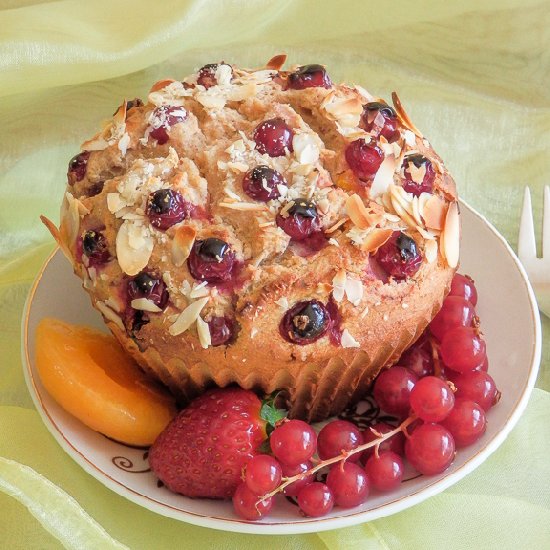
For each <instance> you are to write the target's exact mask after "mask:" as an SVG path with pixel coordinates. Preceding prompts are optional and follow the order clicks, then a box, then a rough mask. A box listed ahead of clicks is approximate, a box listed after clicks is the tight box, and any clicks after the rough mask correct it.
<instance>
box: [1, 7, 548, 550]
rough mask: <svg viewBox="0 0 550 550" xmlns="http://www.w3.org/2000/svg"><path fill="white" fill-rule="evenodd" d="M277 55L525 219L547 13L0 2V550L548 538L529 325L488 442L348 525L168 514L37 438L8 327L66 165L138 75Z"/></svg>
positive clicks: (540, 135) (504, 215) (543, 440)
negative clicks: (512, 418)
mask: <svg viewBox="0 0 550 550" xmlns="http://www.w3.org/2000/svg"><path fill="white" fill-rule="evenodd" d="M479 4H481V5H479ZM281 51H285V52H287V53H288V54H289V58H290V62H291V63H294V62H297V63H307V62H313V63H315V62H319V63H324V64H326V65H327V66H328V68H329V71H330V74H331V76H332V77H333V79H334V80H336V81H343V80H346V81H355V82H359V83H361V84H363V85H364V86H365V87H367V88H368V89H369V90H371V91H373V92H375V93H379V94H380V95H382V96H385V97H387V96H389V93H390V92H391V91H392V90H397V91H398V92H399V94H400V96H401V98H402V100H403V101H404V103H405V105H406V106H407V109H408V111H410V113H411V114H412V116H413V119H414V120H415V121H416V122H417V124H418V126H419V127H420V128H422V129H423V131H424V132H425V133H426V135H427V136H428V137H429V139H430V141H431V142H432V143H433V144H434V146H435V147H436V149H437V150H438V152H439V153H440V154H441V156H442V157H443V158H444V159H445V161H446V163H447V165H448V167H449V169H450V170H451V171H452V172H453V174H454V175H455V178H456V180H457V182H458V183H459V191H460V193H461V195H462V196H463V197H464V198H466V200H468V201H469V202H470V203H471V204H472V205H473V206H474V207H475V208H477V209H478V210H480V211H481V212H482V213H483V214H485V215H486V216H487V217H488V218H489V219H490V220H491V221H492V222H493V223H494V224H495V225H496V226H497V228H498V229H499V230H500V231H501V232H502V233H503V234H504V236H505V237H506V238H507V239H508V240H509V241H510V242H511V243H512V245H513V246H515V244H516V235H517V226H518V219H519V211H520V203H521V196H522V190H523V185H524V184H527V183H528V184H529V185H530V186H531V187H532V190H533V192H534V198H535V201H534V202H535V209H536V214H537V217H538V220H540V215H541V207H542V201H541V200H540V198H541V196H542V186H543V185H544V184H548V183H549V180H550V177H549V175H548V174H549V173H550V154H548V151H549V150H550V4H549V3H548V2H541V1H535V0H521V1H520V0H498V1H497V0H486V1H484V2H483V3H480V2H479V1H477V2H476V1H474V0H463V1H462V2H460V3H444V2H437V1H432V0H417V1H415V2H407V1H406V0H394V1H393V2H386V3H381V2H373V1H372V0H358V1H352V0H343V1H340V2H326V1H312V0H310V1H298V0H294V1H293V0H280V1H277V2H275V1H271V2H270V1H266V0H248V1H246V0H225V1H221V0H211V1H208V0H202V1H199V0H196V1H176V0H162V2H152V1H146V0H132V1H131V2H130V1H116V0H109V1H107V0H95V1H90V0H88V1H83V0H65V1H57V2H55V1H54V2H51V1H47V0H43V1H41V2H37V1H33V0H3V1H2V0H0V312H1V314H0V510H2V513H0V548H9V549H25V550H27V549H35V548H36V549H49V548H61V547H65V548H79V549H80V548H94V549H96V548H102V549H103V548H121V547H123V545H126V546H127V547H129V548H132V549H141V548H143V549H156V548H172V547H173V548H201V549H202V548H212V549H214V548H216V549H230V548H241V547H247V548H252V549H254V548H261V547H262V546H264V547H265V545H266V544H269V546H270V547H271V548H273V549H278V548H281V549H282V548H288V549H291V550H294V549H296V550H298V549H300V550H302V549H304V550H305V549H321V548H329V549H331V550H332V549H340V548H342V549H346V550H347V549H371V548H373V549H380V548H381V549H388V548H391V549H393V548H404V549H409V548H410V549H415V548H425V549H432V548H433V549H439V548H443V547H445V548H448V549H450V550H454V549H462V548H464V549H466V548H468V549H470V548H495V549H496V548H499V549H507V548H510V549H511V548H514V549H518V548H520V549H523V548H543V547H548V546H549V545H550V489H549V487H550V461H548V455H549V453H550V438H549V437H548V436H549V430H548V418H549V416H550V394H549V393H548V390H549V389H550V341H549V339H548V337H547V334H548V331H549V329H550V322H549V320H548V319H544V320H543V329H544V331H545V341H544V346H543V364H542V366H541V373H540V376H539V380H538V383H537V385H538V388H539V389H537V390H536V391H535V393H534V395H533V397H532V399H531V401H530V403H529V406H528V409H527V412H526V413H525V415H524V417H523V418H522V419H521V421H520V423H519V424H518V426H517V428H516V429H514V431H513V432H512V434H511V436H510V437H509V439H508V440H507V441H506V442H505V444H504V445H503V446H502V447H501V448H500V449H499V450H498V451H497V452H496V453H495V454H494V455H492V456H491V457H490V458H489V459H488V460H487V462H486V463H484V464H483V465H482V466H481V467H480V468H478V469H477V470H476V471H475V472H474V473H473V474H471V475H470V476H468V477H467V478H466V479H464V480H463V481H461V482H460V483H458V484H456V485H455V486H453V487H452V488H450V489H449V490H447V491H445V493H443V494H441V495H439V496H437V497H434V498H432V499H430V500H428V501H426V502H425V503H423V504H421V505H419V506H416V507H415V508H413V509H410V510H407V511H405V512H402V513H400V514H397V515H395V516H392V517H390V518H384V519H380V520H377V521H374V522H371V523H370V524H365V525H361V526H357V527H353V528H348V529H342V530H338V531H333V532H327V533H320V534H318V535H316V534H311V535H303V536H295V537H270V538H269V539H266V538H263V537H257V536H245V535H236V534H230V533H223V532H217V531H212V530H206V529H203V528H199V527H193V526H190V525H187V524H184V523H179V522H176V521H174V520H169V519H167V518H163V517H160V516H157V515H155V514H153V513H151V512H148V511H146V510H144V509H141V508H139V507H138V506H136V505H134V504H132V503H130V502H128V501H126V500H125V499H123V498H121V497H119V496H117V495H115V494H114V493H112V492H110V491H109V490H107V489H106V488H105V487H103V486H102V485H101V484H100V483H99V482H97V481H96V480H95V479H93V478H92V477H90V476H88V475H87V474H85V473H84V472H83V471H82V470H81V469H80V468H79V467H78V466H77V465H76V464H75V463H74V462H73V461H72V460H71V459H70V458H69V457H68V456H67V455H65V453H64V452H63V451H62V450H61V448H60V447H59V446H58V445H57V444H56V443H55V441H54V440H53V438H52V437H51V436H50V435H49V434H48V432H47V431H46V429H45V428H44V427H43V426H42V423H41V421H40V419H39V417H38V415H37V413H36V412H35V411H34V408H33V406H32V403H31V400H30V397H29V395H28V392H27V390H26V388H25V385H24V381H23V376H22V372H21V363H20V358H19V322H20V316H21V310H22V306H23V302H24V299H25V295H26V292H27V290H28V288H29V285H30V283H31V281H32V279H33V278H34V275H35V274H36V272H37V270H38V268H39V266H40V264H41V262H42V260H43V259H44V258H45V256H46V255H47V253H48V252H49V250H51V248H52V244H51V241H50V239H49V237H48V235H47V234H46V232H45V230H44V229H43V228H42V226H41V224H40V223H39V221H38V215H39V214H46V215H47V216H49V217H51V218H52V219H57V217H58V205H59V203H60V199H61V195H62V193H63V189H64V185H65V171H66V164H67V161H68V159H69V158H70V157H71V156H72V155H73V154H74V153H75V152H76V151H77V150H78V147H79V144H80V143H81V142H82V141H83V140H84V139H85V138H87V137H88V136H89V135H91V134H92V133H94V132H95V131H96V129H97V127H98V122H99V121H100V120H102V119H103V118H105V117H107V116H109V115H110V114H111V113H112V112H113V110H114V108H115V107H116V105H118V104H119V103H120V100H121V99H122V98H123V97H127V98H131V97H134V96H135V95H138V96H139V95H141V96H142V97H143V96H145V94H146V91H147V89H148V85H149V84H150V83H151V82H153V81H154V80H157V79H159V78H161V77H165V76H173V77H175V78H177V77H182V76H184V75H186V74H188V73H189V72H190V71H192V70H193V69H194V68H197V67H199V66H201V65H203V64H204V63H208V62H212V61H218V60H220V59H225V60H227V61H232V62H235V63H237V64H239V65H243V66H252V67H253V66H260V65H262V64H263V63H264V62H265V61H266V60H267V59H269V58H270V57H271V56H272V55H273V54H275V53H279V52H281ZM502 314H503V315H505V314H506V312H502ZM518 336H520V335H518ZM60 491H63V492H60ZM66 495H70V496H71V497H72V498H70V499H69V498H67V496H66Z"/></svg>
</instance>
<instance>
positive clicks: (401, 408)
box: [374, 366, 418, 416]
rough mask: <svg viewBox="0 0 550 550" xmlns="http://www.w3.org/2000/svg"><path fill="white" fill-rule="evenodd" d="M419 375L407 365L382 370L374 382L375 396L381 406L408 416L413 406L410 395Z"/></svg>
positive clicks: (388, 411) (391, 412) (390, 411)
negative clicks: (407, 367)
mask: <svg viewBox="0 0 550 550" xmlns="http://www.w3.org/2000/svg"><path fill="white" fill-rule="evenodd" d="M417 382H418V377H417V376H416V374H413V373H412V372H411V371H410V370H409V369H406V368H405V367H400V366H395V367H392V368H391V369H387V370H384V371H382V372H381V373H380V374H379V375H378V378H377V379H376V381H375V382H374V398H375V399H376V402H377V403H378V405H379V406H380V408H381V409H382V410H383V411H385V412H387V413H389V414H395V415H396V416H406V415H407V414H408V413H409V409H410V408H411V404H410V395H411V391H412V389H413V388H414V385H415V384H416V383H417Z"/></svg>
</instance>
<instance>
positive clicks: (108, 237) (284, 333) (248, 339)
mask: <svg viewBox="0 0 550 550" xmlns="http://www.w3.org/2000/svg"><path fill="white" fill-rule="evenodd" d="M283 63H284V58H283V57H281V56H278V57H277V58H274V59H273V60H271V62H270V63H268V65H267V67H266V68H262V69H259V70H243V69H239V68H237V67H235V66H232V65H229V64H227V63H224V62H221V63H217V64H210V65H206V66H204V67H202V68H201V69H199V70H198V71H196V72H195V73H194V74H192V75H191V76H189V77H187V78H185V79H183V80H182V81H180V80H171V79H169V80H163V81H160V82H157V83H156V84H155V85H154V86H153V87H152V89H151V91H150V92H149V95H148V97H147V101H141V100H139V99H134V100H131V101H124V102H123V103H122V105H121V106H120V107H119V108H118V109H117V111H116V113H115V114H114V116H113V117H112V119H111V120H110V121H109V122H108V123H107V124H106V125H105V127H104V128H103V130H102V131H101V132H100V133H98V134H97V135H96V136H94V137H93V138H92V139H90V140H88V141H86V142H84V144H83V145H82V151H81V153H79V154H78V155H76V156H75V157H74V158H73V159H71V161H70V163H69V169H68V185H67V190H66V193H65V198H64V201H63V205H62V213H61V226H60V228H59V230H57V229H56V228H55V227H54V226H53V225H52V224H51V223H50V224H49V227H50V229H51V230H52V232H53V233H54V236H56V238H57V239H58V242H59V243H60V245H61V247H62V249H63V250H64V252H65V253H66V255H67V256H68V257H69V258H70V260H71V262H72V263H73V265H74V268H75V271H76V272H77V274H78V275H79V276H80V277H81V278H82V279H83V283H84V288H85V289H86V290H87V291H88V292H89V294H90V296H91V298H92V302H93V304H94V306H95V307H96V308H97V309H98V310H99V311H100V312H101V313H102V315H103V316H104V318H105V320H106V322H107V323H108V325H109V327H110V328H111V330H112V331H113V333H114V334H115V335H116V336H117V338H118V339H119V341H120V342H121V343H122V345H123V346H124V347H125V348H126V349H127V350H128V351H129V352H130V353H131V354H132V355H133V356H134V357H135V358H136V360H137V361H138V362H139V363H140V364H141V365H142V366H143V367H144V368H145V369H147V370H149V371H151V372H153V373H154V374H155V375H156V376H157V377H159V378H160V379H161V380H162V381H163V382H165V383H166V384H167V385H169V386H170V387H171V388H172V390H173V391H174V392H176V393H177V394H178V395H179V396H180V397H181V398H182V399H190V398H192V397H193V396H194V395H196V394H198V393H200V392H202V391H204V389H205V388H206V387H208V386H209V385H212V384H217V385H221V386H224V385H227V384H230V383H237V384H239V385H241V386H243V387H246V388H256V389H259V390H261V391H264V392H269V391H272V390H275V389H283V390H285V392H286V395H287V398H288V402H289V406H290V407H291V409H292V413H293V414H294V415H295V416H302V417H304V418H308V419H314V418H320V417H323V416H327V415H328V414H334V413H335V412H338V411H339V410H341V409H342V408H343V407H344V406H345V405H346V404H348V403H349V402H350V401H352V400H354V399H356V398H357V397H358V396H359V395H360V394H361V392H362V391H364V390H365V389H366V388H367V387H368V384H369V383H370V381H371V380H372V378H373V377H374V376H375V375H376V374H377V373H378V372H379V370H380V369H381V368H383V367H384V366H387V365H389V364H391V363H392V362H393V361H395V360H396V359H397V358H398V357H399V354H400V353H401V352H402V351H403V350H404V349H405V348H406V347H407V346H408V345H409V344H410V343H412V342H413V341H414V340H415V339H416V338H417V337H418V336H419V334H420V333H421V332H422V330H423V329H424V327H425V326H426V324H427V323H428V322H429V321H430V320H431V318H432V317H433V315H434V314H435V313H436V312H437V310H438V309H439V307H440V305H441V301H442V299H443V297H444V295H445V293H446V291H447V289H448V286H449V284H450V280H451V278H452V275H453V273H454V270H455V269H456V266H457V263H458V248H459V236H460V227H459V216H458V206H457V202H456V201H457V198H456V191H455V185H454V182H453V180H452V178H451V176H450V175H449V173H448V171H447V170H446V168H445V166H444V164H443V162H442V161H441V159H440V158H439V157H438V155H437V154H436V153H435V152H434V150H433V149H432V147H431V145H430V143H429V142H428V141H427V140H426V139H425V138H424V137H423V135H422V134H421V133H420V131H419V130H418V129H417V128H416V127H415V126H414V124H413V123H412V122H411V121H410V119H409V117H408V116H407V114H406V113H405V111H404V109H403V107H402V106H401V103H400V102H399V99H398V98H397V96H396V95H395V94H394V96H393V103H394V106H393V107H392V106H390V105H389V104H387V103H386V102H384V101H383V100H382V99H380V98H377V97H375V96H372V95H371V94H370V93H369V92H367V91H366V90H365V89H364V88H362V87H360V86H348V85H343V84H342V85H335V84H333V82H332V80H331V78H330V76H329V75H328V73H327V71H326V69H325V68H324V67H323V66H321V65H305V66H297V67H293V68H291V69H290V70H288V71H284V70H282V64H283Z"/></svg>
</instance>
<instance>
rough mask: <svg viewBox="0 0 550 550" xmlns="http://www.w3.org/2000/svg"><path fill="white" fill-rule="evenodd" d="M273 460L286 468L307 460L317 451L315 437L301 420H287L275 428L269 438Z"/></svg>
mask: <svg viewBox="0 0 550 550" xmlns="http://www.w3.org/2000/svg"><path fill="white" fill-rule="evenodd" d="M270 444H271V450H272V451H273V454H274V455H275V458H277V459H278V460H280V461H281V462H282V463H283V464H285V465H288V466H294V465H298V464H300V463H302V462H306V461H307V460H309V459H310V458H311V457H312V456H313V454H314V453H315V451H316V449H317V435H316V434H315V432H314V431H313V428H312V427H311V426H310V425H309V424H307V423H306V422H304V421H303V420H289V421H288V422H284V423H283V424H281V425H280V426H278V427H277V428H275V429H274V430H273V432H272V434H271V437H270Z"/></svg>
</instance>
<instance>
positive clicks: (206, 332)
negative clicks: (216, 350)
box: [197, 315, 212, 349]
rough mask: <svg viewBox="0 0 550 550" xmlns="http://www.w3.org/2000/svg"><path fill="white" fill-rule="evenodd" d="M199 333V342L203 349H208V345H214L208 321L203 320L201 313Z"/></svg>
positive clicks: (198, 321) (198, 319)
mask: <svg viewBox="0 0 550 550" xmlns="http://www.w3.org/2000/svg"><path fill="white" fill-rule="evenodd" d="M197 334H198V335H199V342H200V344H201V347H202V348H203V349H207V348H208V346H210V345H212V336H211V334H210V327H209V326H208V323H207V322H206V321H204V320H203V318H202V317H201V316H200V315H199V316H198V317H197Z"/></svg>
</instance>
